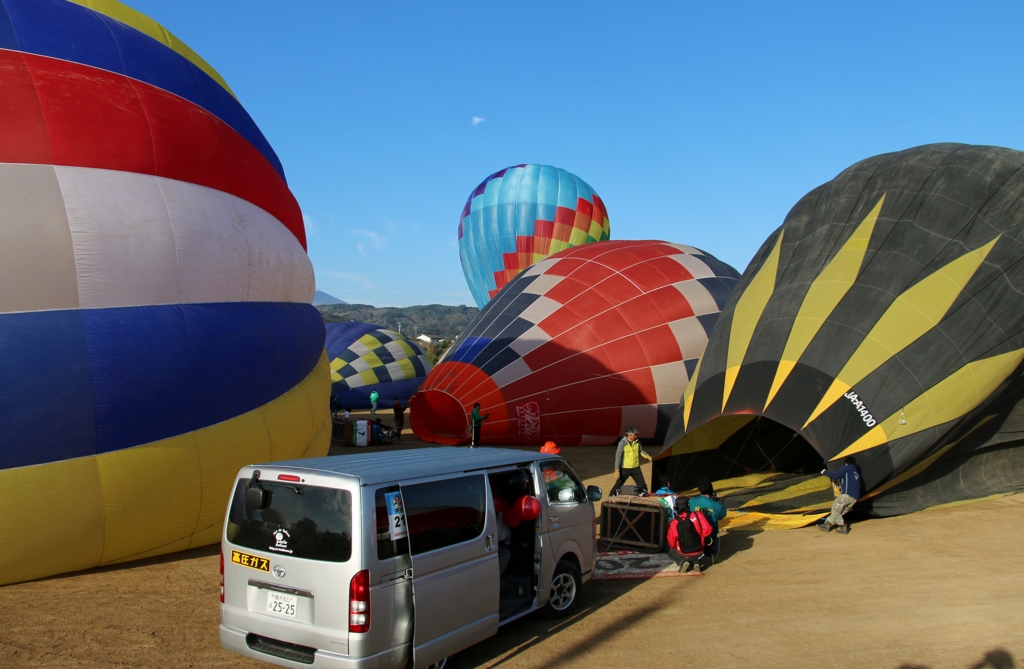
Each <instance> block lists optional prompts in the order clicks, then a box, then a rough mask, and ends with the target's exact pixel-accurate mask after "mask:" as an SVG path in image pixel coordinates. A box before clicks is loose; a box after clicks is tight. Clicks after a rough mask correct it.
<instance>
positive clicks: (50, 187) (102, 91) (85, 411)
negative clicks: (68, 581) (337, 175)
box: [0, 0, 330, 583]
mask: <svg viewBox="0 0 1024 669" xmlns="http://www.w3.org/2000/svg"><path fill="white" fill-rule="evenodd" d="M0 91H2V92H0V355H2V357H3V363H2V364H0V394H2V395H3V398H2V400H0V489H3V490H4V494H3V495H0V535H2V536H5V537H8V539H9V540H8V541H6V542H5V548H4V550H3V551H0V583H3V582H11V581H18V580H23V579H28V578H36V577H40V576H45V575H47V574H53V573H58V572H62V571H68V570H72V569H81V568H86V567H92V566H95V565H98V564H105V563H110V562H116V561H123V560H128V559H134V558H139V557H145V556H149V555H156V554H160V553H167V552H171V551H175V550H181V549H185V548H189V547H191V546H197V545H203V544H208V543H212V542H214V541H217V540H218V539H219V533H220V526H221V519H222V516H223V510H224V503H225V499H226V496H227V494H228V491H229V486H230V483H231V479H232V477H233V475H234V473H235V472H236V471H237V469H238V467H239V466H241V465H243V464H246V463H249V462H253V461H262V460H269V459H279V458H291V457H300V456H303V455H322V454H323V453H324V452H325V451H326V448H327V444H328V441H329V430H330V426H329V417H328V402H327V398H328V395H329V385H330V380H329V372H328V368H327V360H326V356H325V354H324V351H323V348H324V326H323V322H322V321H321V318H320V316H319V314H318V312H317V311H316V309H314V308H313V307H312V306H311V305H310V304H309V302H310V300H311V298H312V295H313V290H314V281H313V269H312V266H311V264H310V261H309V259H308V257H307V255H306V251H305V235H304V231H303V224H302V214H301V211H300V210H299V206H298V203H297V202H296V201H295V198H294V196H293V195H292V193H291V191H290V190H289V188H288V185H287V183H286V182H285V179H284V173H283V170H282V168H281V164H280V162H279V160H278V159H277V156H276V155H275V154H274V152H273V150H272V149H271V148H270V145H269V144H268V142H267V140H266V139H265V138H264V137H263V135H262V133H261V132H260V130H259V129H258V128H257V127H256V124H255V123H254V122H253V120H252V119H251V118H250V117H249V115H248V114H247V113H246V111H245V109H244V108H243V107H242V105H241V104H240V103H239V101H238V100H237V99H236V98H235V96H234V95H233V94H232V92H231V91H230V89H228V87H227V85H226V84H225V83H224V81H223V80H222V79H221V78H220V76H219V75H217V73H216V72H215V71H214V70H213V69H212V68H211V67H210V66H209V65H208V64H207V63H206V62H204V61H203V60H202V59H201V58H199V56H197V55H196V54H195V53H193V52H192V51H191V50H190V49H189V48H188V47H186V46H185V45H184V44H182V43H181V42H180V41H179V40H177V39H176V38H175V37H174V36H173V35H171V34H170V33H169V32H167V31H166V30H164V29H163V28H162V27H161V26H160V25H158V24H157V23H155V22H154V21H152V20H151V19H149V18H147V17H145V16H143V15H141V14H139V13H137V12H135V11H134V10H131V9H130V8H128V7H126V6H124V5H122V4H120V3H118V2H115V1H114V0H81V1H78V2H70V1H67V0H0ZM15 537H16V539H15Z"/></svg>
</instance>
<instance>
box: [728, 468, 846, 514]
mask: <svg viewBox="0 0 1024 669" xmlns="http://www.w3.org/2000/svg"><path fill="white" fill-rule="evenodd" d="M831 487H832V482H831V481H830V480H829V479H827V478H825V477H824V476H820V477H816V478H812V479H807V480H806V481H801V482H800V483H797V484H796V485H792V486H790V487H788V488H784V489H782V490H776V491H775V492H770V493H767V494H764V495H761V496H760V497H755V498H754V499H752V500H749V501H748V502H746V503H745V504H743V505H742V506H741V507H740V508H741V509H742V508H744V507H748V506H759V505H761V504H768V503H770V502H778V501H781V500H784V499H792V498H794V497H800V496H801V495H809V494H811V493H814V492H821V491H823V490H828V489H830V488H831Z"/></svg>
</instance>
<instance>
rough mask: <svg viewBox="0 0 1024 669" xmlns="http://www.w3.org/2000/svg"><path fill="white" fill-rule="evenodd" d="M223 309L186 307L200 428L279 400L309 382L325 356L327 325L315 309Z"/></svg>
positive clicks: (306, 306)
mask: <svg viewBox="0 0 1024 669" xmlns="http://www.w3.org/2000/svg"><path fill="white" fill-rule="evenodd" d="M225 306H227V305H224V304H190V305H183V306H182V310H183V311H184V314H185V321H186V324H187V327H188V333H189V338H190V339H191V340H192V342H193V344H192V348H193V355H194V356H195V364H196V372H197V376H198V381H199V387H198V388H197V389H196V402H197V408H196V425H197V428H198V427H206V426H207V425H213V424H214V423H219V422H221V421H222V420H225V419H226V418H230V417H232V416H237V415H239V414H242V413H245V412H246V411H251V410H252V409H255V408H256V407H259V406H262V405H264V404H266V403H268V402H270V401H272V400H275V399H277V398H278V397H280V396H281V395H283V394H285V393H286V392H287V391H289V390H291V389H292V388H294V387H295V386H297V385H298V384H299V383H300V382H301V381H302V380H303V379H305V378H306V377H307V376H309V373H310V372H312V371H313V368H314V367H316V364H317V362H318V361H319V360H320V353H321V351H323V350H324V321H323V318H322V317H321V316H320V312H319V311H317V309H316V307H314V306H312V305H309V304H273V303H267V302H262V303H240V304H237V305H230V306H233V307H236V308H230V309H225V308H224V307H225Z"/></svg>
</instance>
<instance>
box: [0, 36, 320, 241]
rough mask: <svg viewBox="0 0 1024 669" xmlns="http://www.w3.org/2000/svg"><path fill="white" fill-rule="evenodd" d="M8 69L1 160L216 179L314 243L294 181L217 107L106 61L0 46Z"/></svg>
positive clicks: (0, 121)
mask: <svg viewBox="0 0 1024 669" xmlns="http://www.w3.org/2000/svg"><path fill="white" fill-rule="evenodd" d="M0 74H2V80H3V82H4V88H3V93H2V95H0V98H2V100H0V162H6V163H32V164H48V165H70V166H77V167H93V168H101V169H110V170H119V171H126V172H137V173H140V174H151V175H154V176H161V177H167V178H170V179H177V180H180V181H186V182H189V183H194V184H198V185H200V186H207V187H210V188H216V189H218V190H222V191H224V192H227V193H231V194H232V195H235V196H237V197H239V198H242V199H244V200H247V201H249V202H251V203H252V204H254V205H256V206H257V207H260V208H261V209H263V210H265V211H267V212H268V213H270V214H271V215H272V216H274V217H275V218H277V219H278V220H279V221H281V222H282V223H283V224H284V225H285V226H286V227H287V228H288V229H289V230H290V231H291V232H292V234H293V235H295V238H296V239H297V240H298V241H299V243H301V244H302V247H303V248H305V247H306V236H305V230H304V228H303V224H302V212H301V211H300V210H299V205H298V203H297V202H296V201H295V197H294V196H293V195H292V193H291V191H290V190H289V189H288V186H287V185H286V184H285V182H284V181H283V180H282V179H281V177H280V175H278V174H277V172H276V171H275V170H274V168H273V166H271V164H270V163H269V162H268V161H267V159H266V158H265V157H264V156H263V154H262V153H260V152H259V151H258V150H257V149H256V148H255V147H254V146H252V145H251V144H250V143H249V142H248V141H247V140H246V139H245V138H243V137H242V136H241V135H239V134H238V133H237V132H235V131H234V130H233V129H232V128H231V127H230V126H228V125H227V124H225V123H224V122H223V121H221V120H220V119H218V118H216V117H215V116H213V115H212V114H210V113H209V112H207V111H205V110H203V109H201V108H200V107H198V106H196V105H194V104H192V103H191V102H189V101H187V100H184V99H182V98H179V97H177V96H175V95H172V94H170V93H167V92H166V91H164V90H161V89H158V88H155V87H153V86H150V85H148V84H144V83H141V82H139V81H135V80H133V79H129V78H127V77H124V76H121V75H118V74H115V73H112V72H108V71H106V70H99V69H96V68H91V67H87V66H84V65H79V64H77V63H71V62H67V61H61V60H56V59H52V58H44V57H40V56H34V55H31V54H22V53H15V52H11V51H3V50H0ZM37 110H41V116H42V119H40V112H39V111H37ZM41 120H42V122H43V123H45V126H44V127H42V128H41V127H40V121H41Z"/></svg>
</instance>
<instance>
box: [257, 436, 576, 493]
mask: <svg viewBox="0 0 1024 669" xmlns="http://www.w3.org/2000/svg"><path fill="white" fill-rule="evenodd" d="M561 459H562V458H560V457H559V456H557V455H551V454H550V453H539V452H537V451H520V450H516V449H512V448H466V447H460V446H443V447H434V448H410V449H406V450H401V451H379V452H376V453H353V454H351V455H348V454H346V455H331V456H327V457H324V458H309V459H305V460H287V461H284V462H267V463H263V464H260V465H252V466H253V467H275V468H276V467H289V468H292V469H305V470H314V471H319V472H330V473H334V474H347V475H349V476H357V477H359V479H360V481H361V482H362V484H363V485H370V484H376V483H386V482H388V481H397V480H401V479H412V478H423V477H426V476H437V475H440V474H450V473H452V472H464V471H475V470H479V469H487V468H490V467H501V466H504V465H515V464H520V463H527V462H533V461H535V460H561Z"/></svg>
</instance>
